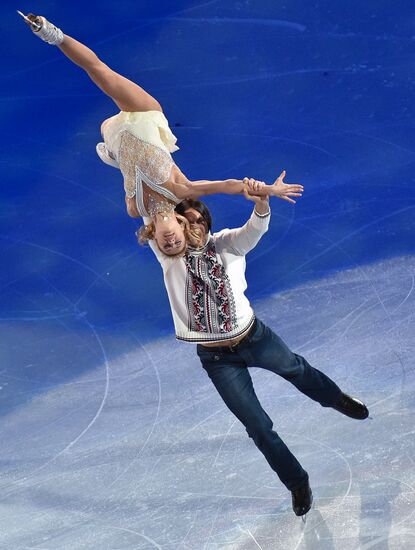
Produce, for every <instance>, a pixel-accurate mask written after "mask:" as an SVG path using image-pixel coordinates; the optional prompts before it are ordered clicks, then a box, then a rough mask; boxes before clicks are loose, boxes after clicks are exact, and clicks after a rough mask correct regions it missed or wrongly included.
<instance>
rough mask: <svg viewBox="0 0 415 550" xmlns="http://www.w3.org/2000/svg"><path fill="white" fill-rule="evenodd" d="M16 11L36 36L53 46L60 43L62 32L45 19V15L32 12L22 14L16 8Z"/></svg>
mask: <svg viewBox="0 0 415 550" xmlns="http://www.w3.org/2000/svg"><path fill="white" fill-rule="evenodd" d="M17 13H18V14H19V15H21V16H22V17H23V19H24V20H25V21H26V23H27V24H28V25H29V27H30V28H31V29H32V31H33V32H34V34H36V36H38V37H39V38H41V39H42V40H44V41H45V42H47V43H48V44H52V45H53V46H59V44H62V42H63V32H62V31H61V30H60V29H58V27H55V25H53V24H52V23H50V22H49V21H48V20H47V19H45V17H42V16H41V15H33V13H28V14H27V15H24V13H22V12H21V11H19V10H17Z"/></svg>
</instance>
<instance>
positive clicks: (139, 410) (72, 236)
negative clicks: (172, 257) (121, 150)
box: [0, 0, 415, 550]
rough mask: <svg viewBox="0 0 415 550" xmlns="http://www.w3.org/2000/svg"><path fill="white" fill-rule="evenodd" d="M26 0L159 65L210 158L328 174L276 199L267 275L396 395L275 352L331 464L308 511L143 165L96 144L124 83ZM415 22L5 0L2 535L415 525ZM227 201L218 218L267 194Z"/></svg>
mask: <svg viewBox="0 0 415 550" xmlns="http://www.w3.org/2000/svg"><path fill="white" fill-rule="evenodd" d="M362 4H363V5H362ZM16 9H22V10H23V11H25V12H27V11H33V12H34V13H38V12H40V13H42V14H44V15H46V16H47V17H48V18H49V19H50V20H52V21H53V22H54V23H55V24H57V25H58V26H60V27H61V28H62V29H63V30H64V32H66V33H67V34H70V35H73V36H75V37H76V38H78V39H80V40H81V41H83V42H85V43H87V44H88V45H89V46H90V47H92V48H93V49H94V50H95V51H96V52H97V53H98V54H99V55H100V57H101V58H102V59H103V60H104V61H105V62H106V63H108V64H109V65H110V66H111V67H113V68H114V69H116V70H117V71H119V72H121V73H122V74H124V75H126V76H127V77H129V78H131V79H133V80H135V81H136V82H138V83H139V84H140V85H142V86H143V87H144V88H145V89H147V90H149V91H150V93H152V94H153V95H154V96H155V97H156V98H157V99H158V100H159V101H160V102H161V104H162V106H163V108H164V112H165V114H166V116H167V118H168V119H169V122H170V126H171V128H172V130H173V132H174V133H175V135H176V136H177V137H178V145H179V146H180V150H179V151H178V152H176V153H174V157H173V158H174V160H175V162H176V163H177V164H178V165H179V166H180V167H181V169H182V170H183V172H184V173H185V174H186V175H188V177H189V178H190V179H226V178H242V177H244V176H251V177H256V178H258V179H263V180H265V181H267V182H268V183H271V182H272V181H274V179H275V178H276V177H277V176H278V175H279V173H280V171H281V170H282V169H285V170H286V171H287V178H286V180H287V181H288V182H301V183H303V184H304V186H305V193H304V196H303V198H302V199H301V200H299V201H298V203H297V204H296V205H295V206H292V205H290V204H288V203H285V202H283V201H278V200H273V202H272V205H271V206H272V212H273V214H272V219H271V224H270V230H269V231H268V233H267V234H266V235H265V236H264V237H263V239H262V240H261V242H260V244H259V245H258V246H257V247H256V249H255V250H254V251H253V252H251V253H250V255H249V256H248V258H247V260H248V265H247V279H248V285H249V288H248V293H247V294H248V296H249V298H250V299H251V302H252V304H253V306H254V309H255V311H256V313H257V315H258V317H259V318H260V319H262V320H263V321H264V322H265V323H266V324H268V325H269V326H271V327H272V328H273V329H274V330H275V331H276V332H277V333H278V334H279V335H280V336H281V337H282V338H283V339H284V340H285V341H286V342H287V343H288V344H289V346H290V347H291V348H292V349H293V350H294V351H296V352H299V353H301V354H302V355H304V356H305V357H306V358H307V359H308V360H309V362H310V363H311V364H312V365H313V366H315V367H317V368H319V369H320V370H322V371H324V372H325V373H327V374H328V375H329V376H330V377H331V378H333V379H334V380H335V381H336V382H337V383H338V384H339V385H340V387H341V388H342V389H343V390H344V391H346V392H348V393H351V394H352V395H356V396H357V397H360V398H361V399H362V400H364V401H365V402H366V403H367V404H368V406H369V409H370V416H371V418H370V419H368V420H366V421H364V422H360V421H354V420H351V419H349V418H346V417H344V416H342V415H340V414H339V413H337V412H336V411H333V410H331V409H324V408H322V407H320V406H319V405H318V404H316V403H315V402H312V401H311V400H310V399H308V398H306V397H305V396H304V395H303V394H301V393H299V392H298V391H297V390H296V389H295V388H294V387H293V386H291V385H290V384H289V383H287V382H285V381H284V380H282V379H281V378H279V377H277V376H275V375H273V374H272V373H269V372H266V371H264V370H262V369H258V368H254V369H252V371H251V373H252V376H253V380H254V386H255V389H256V392H257V394H258V396H259V398H260V400H261V402H262V403H263V405H264V408H265V409H266V411H267V413H268V414H269V415H270V417H271V418H272V419H273V421H274V428H275V429H276V430H277V431H278V432H279V433H280V435H281V436H282V437H283V439H284V440H285V441H286V443H287V444H288V445H289V447H290V448H291V449H292V451H293V452H294V453H295V455H296V456H297V457H298V458H299V460H300V461H301V463H302V465H303V466H304V468H306V469H307V471H308V472H309V475H310V483H311V486H312V488H313V493H314V499H315V506H314V509H313V510H312V511H311V512H310V513H309V514H308V516H307V521H306V523H305V524H304V523H303V522H302V521H301V519H299V518H297V517H296V516H295V515H294V514H293V512H292V509H291V497H290V494H289V493H288V492H287V490H286V489H285V487H284V486H283V485H282V484H281V483H280V482H279V480H278V479H277V478H276V476H275V474H274V472H273V471H272V470H271V469H270V468H269V466H268V464H267V463H266V461H265V459H264V458H263V456H262V455H261V454H260V453H259V452H258V450H257V449H256V447H255V446H254V444H253V442H252V441H251V440H250V439H249V438H248V437H247V434H246V432H245V429H244V428H243V426H242V425H241V424H240V423H239V422H238V421H237V420H236V419H235V418H234V417H233V416H232V415H231V413H230V412H229V411H228V410H227V408H226V407H225V405H224V404H223V402H222V401H221V399H220V397H219V396H218V395H217V393H216V390H215V389H214V387H213V386H212V384H211V382H210V381H209V379H208V377H207V375H206V374H205V372H204V371H203V369H202V368H201V366H200V363H199V360H198V358H197V356H196V353H195V349H194V347H193V346H192V345H190V344H184V343H181V342H177V341H176V340H175V338H174V331H173V324H172V320H171V315H170V310H169V305H168V301H167V296H166V293H165V290H164V286H163V280H162V275H161V272H160V268H159V265H158V263H157V262H156V261H155V259H154V258H153V257H152V253H151V251H150V250H149V249H148V248H140V247H138V245H137V244H136V242H135V236H134V232H135V230H136V228H137V226H138V225H139V223H140V222H137V221H135V220H132V219H130V218H129V217H128V216H127V215H126V213H125V211H124V210H125V209H124V198H123V189H122V179H121V176H120V174H117V173H116V171H115V170H113V169H112V168H109V167H107V166H105V165H104V164H102V163H101V162H100V160H99V159H98V157H97V156H96V155H95V144H96V142H97V141H100V135H99V126H100V123H101V121H102V120H103V119H104V118H106V117H108V116H111V115H112V114H115V113H116V108H114V106H113V104H112V102H111V100H110V99H109V98H107V97H105V96H104V95H103V94H102V93H100V92H99V91H98V90H96V89H95V87H94V85H93V84H91V83H90V82H89V80H88V77H86V76H85V75H84V74H83V73H82V71H81V70H80V69H79V68H77V67H75V66H72V65H71V64H70V63H69V62H68V60H66V59H65V58H64V56H63V55H62V54H61V52H60V51H59V50H58V49H57V48H54V47H52V46H48V45H47V44H44V43H43V42H41V41H40V40H38V39H37V38H36V37H34V36H33V35H32V34H31V32H30V30H29V29H27V28H25V25H24V24H23V23H22V22H21V21H20V20H19V19H18V16H17V15H16V13H15V10H16ZM413 21H414V9H413V3H412V2H409V1H401V0H400V1H398V2H397V3H392V2H389V1H385V0H378V1H377V2H366V3H361V2H357V1H355V0H352V1H351V2H347V3H346V2H332V1H328V0H323V1H319V2H307V1H305V0H293V1H287V2H271V1H238V2H236V1H223V2H222V1H217V0H215V1H208V2H197V1H182V2H179V1H178V2H167V1H158V0H153V1H152V2H150V1H143V2H139V3H136V2H132V1H124V2H122V3H120V4H117V3H115V2H106V1H104V2H91V3H88V4H86V3H84V2H83V3H81V2H63V3H56V2H50V1H44V2H39V1H33V2H32V3H31V4H27V5H22V4H19V5H14V2H7V5H6V6H3V9H2V23H3V25H2V34H1V39H0V40H1V45H2V51H3V52H4V56H3V70H2V75H1V91H0V99H1V101H0V109H1V119H2V141H3V143H2V147H1V148H0V162H1V166H2V172H3V177H2V183H1V222H0V223H1V227H0V258H1V260H0V261H1V270H0V292H1V298H0V304H1V311H0V320H1V325H0V330H1V340H0V342H1V346H0V359H1V362H0V390H1V392H0V407H1V420H0V429H1V453H0V474H1V478H0V483H1V491H0V548H1V550H3V549H4V550H35V549H36V550H150V549H153V548H158V549H163V550H257V549H262V550H297V549H298V550H305V549H307V550H309V549H313V550H355V549H363V550H367V549H373V550H410V549H412V548H415V467H414V466H415V461H414V451H415V443H414V433H415V429H414V409H415V399H414V390H415V377H414V360H413V356H414V352H415V343H414V342H415V327H414V317H415V307H414V305H415V292H414V287H415V216H414V214H415V208H414V205H415V191H414V182H415V177H414V173H415V170H414V168H415V166H414V165H415V162H414V161H415V132H414V105H415V101H414V83H415V78H414V54H415V32H414V28H413ZM206 202H207V204H208V205H209V207H210V208H211V210H212V213H213V216H214V230H219V229H221V228H223V227H238V226H240V225H241V224H243V223H244V222H245V220H246V219H247V218H248V217H249V215H250V212H251V209H252V203H248V202H247V201H245V199H243V198H241V197H226V196H224V195H222V196H216V197H208V200H206Z"/></svg>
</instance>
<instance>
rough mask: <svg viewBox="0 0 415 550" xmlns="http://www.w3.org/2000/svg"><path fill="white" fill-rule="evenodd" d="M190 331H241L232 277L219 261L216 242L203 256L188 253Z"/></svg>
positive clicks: (187, 291) (211, 244)
mask: <svg viewBox="0 0 415 550" xmlns="http://www.w3.org/2000/svg"><path fill="white" fill-rule="evenodd" d="M185 263H186V268H187V281H186V301H187V303H186V305H187V310H188V312H189V323H188V330H191V331H196V332H208V333H221V332H222V333H223V332H231V331H233V330H235V329H237V328H238V323H237V317H236V306H235V299H234V296H233V292H232V288H231V284H230V281H229V277H228V275H227V274H226V272H225V269H224V267H223V266H222V265H221V264H220V263H219V262H218V260H217V257H216V248H215V244H214V242H210V243H209V244H208V245H207V247H206V249H205V250H204V251H203V252H202V254H200V255H197V256H196V255H191V254H186V256H185Z"/></svg>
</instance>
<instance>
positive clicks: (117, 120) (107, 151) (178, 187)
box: [19, 12, 303, 255]
mask: <svg viewBox="0 0 415 550" xmlns="http://www.w3.org/2000/svg"><path fill="white" fill-rule="evenodd" d="M19 14H20V15H22V17H23V18H24V19H25V21H26V23H27V24H28V25H29V26H30V28H31V29H32V31H33V32H34V34H36V35H37V36H38V37H39V38H41V39H42V40H44V41H45V42H48V43H49V44H52V45H55V46H58V47H59V49H60V50H61V51H62V52H63V53H64V54H65V55H66V57H68V58H69V59H70V60H71V61H73V63H75V64H76V65H78V66H80V67H81V68H82V69H84V70H85V71H86V73H87V74H88V75H89V77H90V78H91V80H92V81H93V82H95V84H96V85H97V86H98V87H99V88H100V89H101V90H102V91H103V92H104V93H105V94H107V95H109V96H110V97H111V98H112V99H113V101H114V102H115V104H116V105H117V107H118V108H119V109H120V113H118V114H117V115H115V116H113V117H111V118H108V119H107V120H105V121H104V122H103V123H102V125H101V134H102V137H103V140H104V142H103V143H99V144H98V145H97V153H98V155H99V157H100V158H101V160H102V161H103V162H105V163H106V164H109V165H111V166H114V167H116V168H119V169H120V170H121V172H122V174H123V177H124V189H125V201H126V206H127V212H128V214H129V215H130V216H132V217H139V216H143V217H150V218H151V220H152V222H153V224H154V238H155V241H156V243H157V245H158V247H159V248H160V250H161V251H162V252H163V253H164V254H167V255H176V254H182V253H183V252H184V250H185V248H186V243H187V242H189V239H190V241H191V242H190V244H192V245H193V246H194V245H195V244H197V239H198V236H197V235H196V234H193V235H192V232H191V231H190V230H189V228H187V229H186V234H185V232H184V228H185V224H186V220H185V219H183V218H182V219H180V218H178V217H177V216H176V214H175V212H174V208H175V206H176V204H178V203H179V202H180V201H181V200H183V199H197V198H198V197H200V196H202V195H208V194H213V193H227V194H242V193H244V192H247V191H248V192H249V193H251V194H256V195H273V196H278V197H280V198H282V199H284V200H287V201H289V202H295V201H294V200H293V199H292V198H290V197H299V196H301V193H302V191H303V187H302V186H301V185H296V184H294V185H292V184H285V183H283V178H284V176H285V172H282V174H281V175H280V176H279V177H278V178H277V180H276V181H275V182H274V184H272V185H266V184H265V183H264V182H260V181H256V180H254V179H248V178H244V179H243V180H236V179H228V180H224V181H207V180H200V181H190V180H189V179H188V178H187V177H186V176H185V175H184V174H183V172H182V171H181V170H180V168H179V167H178V166H177V165H176V164H175V163H174V162H173V160H172V157H171V153H173V152H174V151H176V150H177V149H178V147H177V146H176V141H177V139H176V137H175V136H174V135H173V133H172V132H171V130H170V128H169V125H168V122H167V119H166V117H165V116H164V114H163V110H162V108H161V105H160V103H159V102H158V101H157V100H156V99H155V98H154V97H152V96H151V95H150V94H149V93H147V92H146V91H145V90H143V88H141V87H140V86H138V85H137V84H135V83H134V82H132V81H131V80H128V79H127V78H125V77H124V76H121V75H120V74H118V73H116V72H115V71H113V70H112V69H110V67H108V65H106V64H105V63H103V62H102V61H101V60H100V59H99V58H98V57H97V55H96V54H95V53H94V52H93V51H92V50H90V49H89V48H88V47H87V46H85V45H84V44H82V43H80V42H78V41H77V40H75V39H74V38H71V37H70V36H67V35H66V34H63V32H62V31H61V30H60V29H58V28H57V27H55V26H54V25H52V24H51V23H50V22H49V21H47V20H46V19H45V18H44V17H42V16H36V15H33V14H29V15H27V16H25V15H23V14H22V13H21V12H19Z"/></svg>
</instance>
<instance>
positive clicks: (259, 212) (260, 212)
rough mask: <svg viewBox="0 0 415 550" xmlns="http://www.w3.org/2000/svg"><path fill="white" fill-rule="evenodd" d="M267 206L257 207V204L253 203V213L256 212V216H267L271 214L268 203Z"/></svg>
mask: <svg viewBox="0 0 415 550" xmlns="http://www.w3.org/2000/svg"><path fill="white" fill-rule="evenodd" d="M267 207H268V208H266V209H265V208H259V209H258V205H255V208H254V214H256V215H257V216H258V218H267V217H268V216H269V215H270V214H271V209H270V207H269V205H268V204H267Z"/></svg>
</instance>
